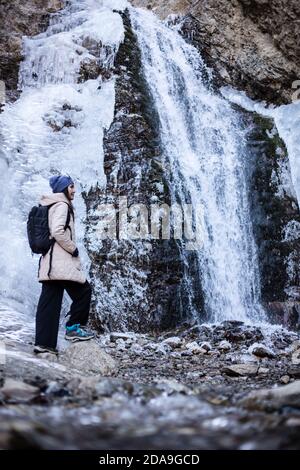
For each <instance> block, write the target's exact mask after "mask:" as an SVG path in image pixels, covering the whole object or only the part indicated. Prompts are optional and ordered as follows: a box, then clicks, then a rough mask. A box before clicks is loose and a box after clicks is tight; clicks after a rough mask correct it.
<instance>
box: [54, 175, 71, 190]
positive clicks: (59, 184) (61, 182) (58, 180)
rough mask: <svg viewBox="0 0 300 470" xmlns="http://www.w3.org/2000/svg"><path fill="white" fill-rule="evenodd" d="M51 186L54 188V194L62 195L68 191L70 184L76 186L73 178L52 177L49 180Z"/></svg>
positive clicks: (63, 176)
mask: <svg viewBox="0 0 300 470" xmlns="http://www.w3.org/2000/svg"><path fill="white" fill-rule="evenodd" d="M49 184H50V186H51V188H52V191H53V192H54V193H62V192H63V190H64V189H66V188H67V187H68V186H69V184H74V181H73V180H72V178H71V176H65V175H61V176H51V178H50V179H49Z"/></svg>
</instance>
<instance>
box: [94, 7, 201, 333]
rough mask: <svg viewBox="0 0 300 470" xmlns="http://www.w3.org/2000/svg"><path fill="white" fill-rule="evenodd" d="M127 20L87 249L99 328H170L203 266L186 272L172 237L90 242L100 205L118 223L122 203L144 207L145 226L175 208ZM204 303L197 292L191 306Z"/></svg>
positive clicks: (192, 266)
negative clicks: (156, 213)
mask: <svg viewBox="0 0 300 470" xmlns="http://www.w3.org/2000/svg"><path fill="white" fill-rule="evenodd" d="M122 16H123V22H124V26H125V41H124V43H123V44H121V46H120V48H119V51H118V53H117V56H116V60H115V73H116V76H117V79H116V87H115V92H116V103H115V115H114V121H113V123H112V125H111V127H110V128H109V130H108V131H107V132H106V134H105V138H104V152H105V159H104V168H105V173H106V177H107V185H106V189H105V191H102V190H101V189H100V188H97V189H92V190H91V191H90V192H89V193H88V194H87V195H85V200H86V204H87V208H88V211H87V212H88V219H87V222H88V235H87V245H88V249H89V254H90V257H91V259H92V268H91V277H92V279H93V281H94V285H95V289H96V292H97V298H98V303H97V304H95V305H94V318H95V322H96V324H97V326H98V328H99V327H102V328H104V329H109V330H115V329H117V330H134V331H141V332H143V331H144V332H146V331H154V330H161V329H164V328H171V327H172V326H175V325H176V324H178V323H179V322H180V321H183V320H184V319H185V318H186V317H188V316H189V315H190V311H189V307H188V305H189V301H188V296H189V290H188V288H187V286H186V285H185V282H186V281H185V274H186V270H187V269H189V270H190V271H193V270H194V269H196V266H195V262H196V260H195V259H193V255H192V254H191V262H190V263H189V266H184V263H183V261H182V258H181V253H180V250H181V245H180V243H179V242H178V241H177V240H174V239H173V238H171V239H170V240H162V239H159V240H155V239H151V238H150V237H149V236H147V235H145V236H144V237H143V238H144V239H136V240H128V241H127V240H125V239H122V237H121V233H120V231H119V230H118V231H117V232H116V235H117V237H118V238H119V239H115V240H111V239H105V240H103V245H102V248H101V249H100V250H96V251H93V246H92V243H90V240H91V239H92V238H93V233H94V231H95V230H96V227H97V223H98V222H99V217H101V209H100V210H99V209H97V207H98V205H99V204H101V205H102V204H111V205H112V208H115V209H116V210H117V221H118V222H120V217H121V215H120V214H121V204H120V198H122V197H125V198H127V201H126V202H125V206H126V207H130V206H131V205H132V204H144V205H145V207H146V208H147V211H148V214H147V215H146V224H148V222H149V220H150V211H151V209H150V208H151V204H152V203H155V204H156V205H160V204H161V203H166V204H168V205H170V193H169V189H168V185H167V181H166V176H167V175H166V174H164V171H163V165H164V163H165V162H164V161H163V157H162V153H161V148H160V138H159V129H158V123H159V120H158V116H157V115H156V111H155V107H154V105H153V103H152V100H151V97H150V94H149V90H148V87H147V83H146V81H145V79H144V77H143V72H142V65H141V58H140V51H139V48H138V45H137V40H136V37H135V35H134V33H133V31H132V28H131V24H130V19H129V15H128V14H127V13H125V14H123V15H122ZM89 214H90V215H89ZM95 215H97V216H96V217H95ZM148 217H149V220H147V218H148ZM117 228H118V229H119V226H118V227H117ZM201 302H202V297H201V289H198V291H197V295H196V297H195V298H193V299H191V303H192V304H193V303H196V304H198V305H201Z"/></svg>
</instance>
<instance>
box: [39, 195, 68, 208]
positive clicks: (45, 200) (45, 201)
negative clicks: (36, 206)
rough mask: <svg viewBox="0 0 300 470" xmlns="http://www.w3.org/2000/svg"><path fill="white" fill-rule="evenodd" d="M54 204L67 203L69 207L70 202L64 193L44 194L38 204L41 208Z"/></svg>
mask: <svg viewBox="0 0 300 470" xmlns="http://www.w3.org/2000/svg"><path fill="white" fill-rule="evenodd" d="M54 202H67V203H68V204H69V205H71V201H69V199H68V198H67V196H65V195H64V193H52V194H44V195H43V196H42V197H41V199H40V204H41V205H42V206H49V205H50V204H53V203H54Z"/></svg>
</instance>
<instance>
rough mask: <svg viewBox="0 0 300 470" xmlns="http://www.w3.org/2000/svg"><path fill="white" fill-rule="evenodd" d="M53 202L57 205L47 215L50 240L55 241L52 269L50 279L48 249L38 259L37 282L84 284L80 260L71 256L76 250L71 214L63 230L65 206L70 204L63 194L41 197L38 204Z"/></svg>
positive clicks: (65, 213)
mask: <svg viewBox="0 0 300 470" xmlns="http://www.w3.org/2000/svg"><path fill="white" fill-rule="evenodd" d="M54 202H57V204H55V205H54V206H52V207H50V209H49V213H48V222H49V230H50V234H51V238H55V240H56V242H55V243H54V246H53V253H52V267H51V272H50V277H48V270H49V263H50V251H51V249H50V250H49V251H48V253H46V255H45V256H41V258H40V266H39V271H38V279H39V282H41V281H50V280H52V281H56V280H65V281H75V282H79V283H81V284H84V283H85V281H86V276H85V273H84V272H83V270H82V265H81V261H80V258H79V256H78V257H73V256H72V253H73V252H74V250H75V249H76V238H75V227H74V220H73V216H72V214H71V217H70V224H69V225H70V229H69V228H67V229H66V230H64V227H65V224H66V221H67V215H68V206H67V204H70V201H69V200H68V198H67V197H66V196H65V195H64V193H53V194H50V195H46V196H42V197H41V200H40V204H42V205H43V206H48V205H50V204H53V203H54ZM66 203H67V204H66Z"/></svg>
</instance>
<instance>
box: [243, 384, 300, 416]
mask: <svg viewBox="0 0 300 470" xmlns="http://www.w3.org/2000/svg"><path fill="white" fill-rule="evenodd" d="M240 404H241V405H243V406H245V407H247V408H251V409H258V410H264V409H266V410H275V409H280V408H282V407H283V406H291V407H298V408H299V407H300V380H295V382H292V383H290V384H288V385H283V386H280V387H277V388H272V389H262V390H255V391H253V392H251V393H250V394H249V395H248V396H246V397H245V398H243V399H242V400H240Z"/></svg>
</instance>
